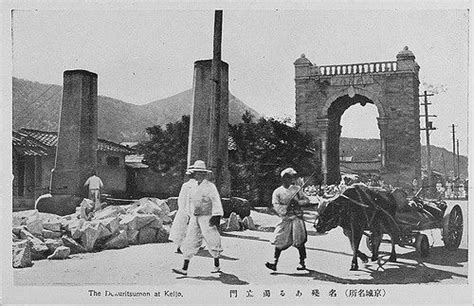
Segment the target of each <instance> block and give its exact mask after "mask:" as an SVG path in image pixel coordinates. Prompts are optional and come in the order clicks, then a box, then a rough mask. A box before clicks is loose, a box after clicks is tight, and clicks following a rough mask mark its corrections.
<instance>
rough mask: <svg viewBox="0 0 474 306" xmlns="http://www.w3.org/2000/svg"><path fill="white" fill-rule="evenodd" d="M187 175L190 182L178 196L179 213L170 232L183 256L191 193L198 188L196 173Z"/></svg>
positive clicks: (189, 170)
mask: <svg viewBox="0 0 474 306" xmlns="http://www.w3.org/2000/svg"><path fill="white" fill-rule="evenodd" d="M186 175H187V176H188V178H189V180H188V181H186V182H185V183H184V184H183V186H181V190H180V192H179V196H178V211H177V212H176V215H175V217H174V220H173V225H172V226H171V230H170V237H169V239H170V240H171V241H173V242H174V243H175V244H176V246H177V253H179V254H181V253H182V251H181V245H182V243H183V241H184V238H185V237H186V231H187V229H188V223H189V218H190V217H189V198H190V191H191V190H192V189H193V188H194V187H195V186H197V181H196V180H195V179H194V172H193V171H192V169H188V170H187V171H186Z"/></svg>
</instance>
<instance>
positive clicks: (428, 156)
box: [419, 90, 436, 193]
mask: <svg viewBox="0 0 474 306" xmlns="http://www.w3.org/2000/svg"><path fill="white" fill-rule="evenodd" d="M431 96H434V94H429V93H427V92H426V90H425V91H424V93H423V95H421V96H419V97H424V103H422V104H421V105H423V106H424V107H425V113H424V114H423V115H420V116H421V117H425V127H424V128H422V129H421V130H425V131H426V170H427V172H428V173H427V175H428V188H429V189H428V190H429V193H431V187H432V182H431V147H430V131H432V130H436V128H435V127H433V122H431V121H429V117H436V115H430V114H429V112H428V105H431V103H428V97H431Z"/></svg>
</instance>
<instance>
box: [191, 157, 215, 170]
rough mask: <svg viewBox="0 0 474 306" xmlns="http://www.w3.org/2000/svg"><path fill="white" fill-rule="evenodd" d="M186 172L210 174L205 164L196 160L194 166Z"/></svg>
mask: <svg viewBox="0 0 474 306" xmlns="http://www.w3.org/2000/svg"><path fill="white" fill-rule="evenodd" d="M188 171H190V172H191V173H192V172H212V171H211V170H208V169H207V168H206V163H205V162H204V161H203V160H197V161H195V162H194V165H191V166H189V167H188Z"/></svg>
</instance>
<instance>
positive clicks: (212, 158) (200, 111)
mask: <svg viewBox="0 0 474 306" xmlns="http://www.w3.org/2000/svg"><path fill="white" fill-rule="evenodd" d="M211 66H212V61H211V60H202V61H196V62H195V63H194V82H193V83H194V84H193V103H192V105H193V106H192V111H191V122H190V128H189V129H190V130H189V141H188V165H190V164H193V163H194V161H196V160H198V159H200V160H203V161H205V162H206V165H208V166H209V167H210V169H211V170H213V172H214V175H215V178H216V185H217V186H218V188H219V192H220V195H221V196H222V197H227V196H229V195H230V174H229V166H228V163H229V155H228V135H229V132H228V129H229V85H228V84H229V66H228V64H227V63H225V62H222V61H221V64H220V70H221V71H220V74H221V76H220V79H221V89H220V92H221V99H220V105H219V107H212V108H211V102H212V101H213V99H211V97H212V89H213V84H212V82H213V81H212V80H211ZM212 109H218V110H220V112H219V116H211V110H212ZM211 118H219V120H218V121H216V120H211ZM216 129H217V130H218V131H219V133H218V134H219V135H218V140H217V145H216V144H213V143H211V142H210V133H211V131H215V130H216ZM211 148H212V149H211ZM218 163H220V165H221V167H217V165H218ZM217 168H220V169H222V170H221V171H220V173H217V172H216V170H217Z"/></svg>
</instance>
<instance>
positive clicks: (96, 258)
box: [14, 202, 468, 285]
mask: <svg viewBox="0 0 474 306" xmlns="http://www.w3.org/2000/svg"><path fill="white" fill-rule="evenodd" d="M460 205H461V206H462V209H463V214H464V216H465V217H464V218H465V221H464V224H465V226H464V233H463V239H462V242H461V246H460V248H459V249H458V250H457V251H448V250H446V249H445V248H444V247H443V242H442V240H441V235H440V231H439V230H433V231H427V233H426V234H427V235H428V237H429V240H430V244H432V248H431V252H430V255H429V256H428V257H427V258H425V259H421V258H420V257H419V256H418V254H417V252H416V251H415V250H414V249H413V248H410V247H407V248H401V247H398V246H397V253H398V254H399V256H398V261H397V262H396V263H385V264H384V265H383V266H379V265H378V264H377V263H372V262H370V261H369V263H367V264H364V263H361V262H360V261H359V266H360V270H359V271H356V272H353V271H349V268H350V264H351V249H350V245H349V242H348V239H347V238H346V237H345V236H344V235H343V233H342V230H341V229H340V228H337V229H334V230H332V231H330V232H329V233H326V234H324V235H319V234H317V233H316V232H315V231H314V229H313V228H312V226H311V225H310V224H308V226H307V227H308V234H309V237H308V243H307V245H306V246H307V253H308V260H307V267H308V268H309V270H308V271H301V272H300V271H296V266H297V264H298V252H297V250H296V249H294V248H291V249H289V250H286V251H284V252H283V254H282V256H281V259H280V263H279V266H278V271H277V272H276V273H271V271H269V270H268V269H266V268H265V266H264V263H265V261H267V260H270V259H271V258H272V255H273V247H272V246H271V245H270V242H269V240H270V239H271V237H272V233H270V232H259V231H248V230H247V231H242V232H228V233H223V235H222V244H223V247H224V249H225V250H224V253H223V257H222V261H221V265H222V273H220V274H211V273H210V271H211V268H212V259H211V258H210V256H209V254H208V252H207V251H205V250H201V251H200V252H199V253H198V255H197V256H196V257H194V258H193V260H192V261H191V265H190V268H189V274H188V276H187V277H180V276H178V275H176V274H173V273H172V272H171V268H173V267H180V266H181V264H182V257H181V255H178V254H176V253H175V246H174V245H173V244H172V243H165V244H148V245H139V246H130V247H128V248H125V249H121V250H106V251H102V252H99V253H87V254H78V255H72V256H71V258H70V259H68V260H63V261H49V260H41V261H35V262H34V265H33V267H30V268H25V269H17V270H15V271H14V281H15V285H86V284H139V285H173V284H183V285H199V284H208V285H210V284H230V285H248V284H251V285H269V284H272V285H274V284H280V283H282V284H283V283H284V284H285V285H304V284H309V283H311V284H314V283H315V281H316V282H318V283H339V284H418V283H423V284H431V283H440V284H466V283H467V275H468V267H467V261H468V251H467V202H460ZM254 218H255V219H256V222H257V224H258V223H267V225H269V224H272V225H275V224H276V223H277V222H278V218H277V217H275V216H270V215H263V214H255V215H254ZM361 250H362V251H363V252H365V253H369V252H368V250H367V247H366V246H365V240H364V241H363V242H362V243H361ZM381 250H382V251H383V252H382V255H383V259H387V258H388V252H389V251H390V245H389V244H383V245H382V247H381Z"/></svg>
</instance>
